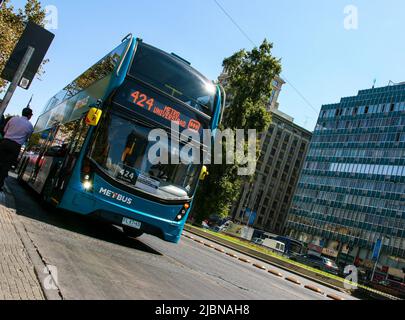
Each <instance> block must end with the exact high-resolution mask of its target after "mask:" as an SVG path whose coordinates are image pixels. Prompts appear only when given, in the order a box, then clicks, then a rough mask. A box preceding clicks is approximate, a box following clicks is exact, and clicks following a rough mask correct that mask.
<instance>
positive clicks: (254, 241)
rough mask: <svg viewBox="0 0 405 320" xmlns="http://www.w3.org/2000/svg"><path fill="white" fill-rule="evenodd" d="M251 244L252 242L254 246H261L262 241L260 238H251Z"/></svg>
mask: <svg viewBox="0 0 405 320" xmlns="http://www.w3.org/2000/svg"><path fill="white" fill-rule="evenodd" d="M252 242H253V243H254V244H258V245H261V244H263V239H261V238H253V239H252Z"/></svg>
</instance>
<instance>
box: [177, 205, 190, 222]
mask: <svg viewBox="0 0 405 320" xmlns="http://www.w3.org/2000/svg"><path fill="white" fill-rule="evenodd" d="M189 209H190V204H189V203H186V204H185V205H184V206H183V208H181V210H180V212H179V214H178V215H177V216H176V221H181V220H183V218H184V217H185V216H186V214H187V212H188V210H189Z"/></svg>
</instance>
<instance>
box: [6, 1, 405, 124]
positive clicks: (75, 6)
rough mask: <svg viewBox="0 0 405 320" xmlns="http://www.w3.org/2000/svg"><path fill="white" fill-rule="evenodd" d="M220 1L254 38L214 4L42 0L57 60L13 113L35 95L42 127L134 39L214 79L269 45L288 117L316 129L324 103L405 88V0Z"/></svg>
mask: <svg viewBox="0 0 405 320" xmlns="http://www.w3.org/2000/svg"><path fill="white" fill-rule="evenodd" d="M217 1H218V2H219V3H220V4H221V6H223V8H224V9H225V10H226V12H227V13H228V14H229V15H230V16H231V17H232V18H233V20H234V21H235V22H236V24H237V25H238V26H239V27H240V28H241V29H242V30H243V32H244V33H245V34H246V35H247V37H246V36H244V34H243V33H242V32H241V31H240V30H239V29H238V28H237V27H236V26H235V24H234V23H232V22H231V21H230V19H229V18H228V17H227V16H226V15H225V14H224V12H223V11H221V9H220V8H219V7H218V6H217V4H216V3H215V1H214V0H154V1H150V0H149V1H148V0H116V1H107V0H86V1H82V0H81V1H80V0H70V1H67V0H49V1H48V0H46V1H45V0H44V1H42V4H43V5H44V6H50V5H52V6H54V7H55V8H56V9H57V29H56V30H51V31H52V32H53V33H55V35H56V37H55V40H54V42H53V43H52V46H51V48H50V49H49V51H48V54H47V58H48V59H50V62H49V63H48V64H47V65H46V66H45V71H46V73H45V75H43V76H42V79H41V80H35V81H34V82H33V84H32V85H31V87H30V89H29V90H28V91H25V90H23V89H20V88H19V89H17V92H16V94H15V96H14V97H13V99H12V101H11V103H10V105H9V108H8V109H7V111H6V113H11V114H19V113H20V111H21V109H22V108H23V107H24V106H26V104H27V102H28V100H29V99H30V97H31V95H32V94H33V95H34V98H33V101H32V104H31V107H32V108H33V110H34V113H35V115H34V118H33V119H32V120H33V122H35V121H36V117H37V116H38V115H39V114H40V113H41V111H42V109H43V107H44V105H45V103H46V102H47V101H48V99H49V98H50V97H51V96H53V95H54V94H55V93H56V92H58V91H59V90H61V89H62V88H63V87H64V86H65V85H67V84H68V83H70V82H71V81H72V80H74V79H75V78H76V77H77V76H78V75H80V74H81V73H82V72H84V71H85V70H86V69H87V68H88V67H90V66H91V65H93V64H94V63H95V62H96V61H98V60H99V59H100V58H101V57H103V56H104V55H105V54H107V53H108V52H109V51H111V50H112V49H113V48H114V47H116V46H117V45H118V44H119V43H120V41H121V39H122V38H123V37H124V36H125V35H127V34H128V33H133V34H134V36H136V37H139V38H142V39H143V40H144V41H145V42H147V43H150V44H152V45H154V46H157V47H159V48H161V49H163V50H165V51H168V52H175V53H176V54H178V55H180V56H182V57H184V58H185V59H187V60H188V61H190V62H191V63H192V65H193V66H194V67H195V68H196V69H197V70H199V71H200V72H202V73H203V74H204V75H206V76H207V77H208V78H210V79H213V80H215V79H216V78H217V77H218V75H219V74H220V73H221V70H222V61H223V59H224V58H225V57H228V56H230V55H232V54H233V53H234V52H236V51H238V50H240V49H242V48H244V49H247V50H250V49H252V47H253V44H252V42H253V43H255V44H256V45H260V43H261V42H262V41H263V40H264V39H265V38H267V39H268V40H269V41H271V42H272V43H273V44H274V48H273V55H274V56H276V57H278V58H280V59H281V63H282V67H283V73H282V77H283V78H284V79H286V80H288V83H287V84H286V85H285V86H284V87H283V90H282V93H281V95H280V98H279V102H280V110H281V111H283V112H285V113H287V114H289V115H290V116H292V117H293V118H295V122H296V123H297V124H298V125H300V126H303V127H305V128H306V129H308V130H310V131H313V129H314V127H315V124H316V121H317V118H318V114H319V110H320V108H321V106H322V105H323V104H329V103H335V102H339V101H340V99H341V98H342V97H346V96H352V95H356V94H357V92H358V90H361V89H366V88H371V87H372V86H373V82H374V79H376V80H377V82H376V86H378V87H379V86H386V85H388V83H389V81H390V80H391V81H393V82H395V83H398V82H403V81H405V72H404V71H405V59H404V55H405V41H404V40H403V39H404V38H403V31H404V30H405V19H403V13H404V12H405V1H403V0H328V1H325V0H305V1H304V0H283V1H280V0H249V1H244V0H217ZM11 2H12V3H13V4H14V6H15V7H17V8H18V7H20V6H22V5H23V4H24V3H25V1H23V0H11ZM347 10H349V11H347ZM54 12H55V11H54ZM356 12H357V15H355V13H356ZM356 17H357V18H356ZM248 38H249V39H250V40H249V39H248Z"/></svg>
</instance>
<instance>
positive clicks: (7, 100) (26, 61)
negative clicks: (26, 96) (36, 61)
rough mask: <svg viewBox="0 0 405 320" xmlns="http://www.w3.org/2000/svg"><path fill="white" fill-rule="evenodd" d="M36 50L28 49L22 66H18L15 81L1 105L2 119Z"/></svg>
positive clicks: (12, 82)
mask: <svg viewBox="0 0 405 320" xmlns="http://www.w3.org/2000/svg"><path fill="white" fill-rule="evenodd" d="M34 51H35V48H33V47H31V46H29V47H28V48H27V51H26V52H25V54H24V57H23V59H22V60H21V63H20V65H19V66H18V69H17V71H16V73H15V75H14V77H13V81H11V83H10V85H9V87H8V89H7V92H6V95H5V96H4V99H3V102H2V103H1V106H0V117H1V116H2V115H3V114H4V111H6V109H7V106H8V104H9V103H10V100H11V98H12V97H13V95H14V92H15V90H16V89H17V87H18V85H19V84H20V81H21V79H22V77H23V75H24V72H25V70H26V69H27V67H28V64H29V63H30V60H31V58H32V56H33V54H34Z"/></svg>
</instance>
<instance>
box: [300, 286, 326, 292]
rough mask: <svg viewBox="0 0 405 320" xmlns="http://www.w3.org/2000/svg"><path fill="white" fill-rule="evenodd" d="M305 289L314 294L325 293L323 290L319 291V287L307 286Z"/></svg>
mask: <svg viewBox="0 0 405 320" xmlns="http://www.w3.org/2000/svg"><path fill="white" fill-rule="evenodd" d="M304 288H306V289H309V290H311V291H314V292H316V293H320V294H323V292H322V290H321V289H319V288H317V287H314V286H310V285H306V286H304Z"/></svg>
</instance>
